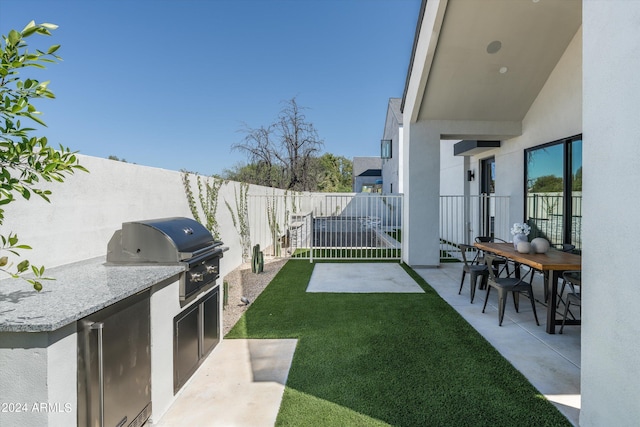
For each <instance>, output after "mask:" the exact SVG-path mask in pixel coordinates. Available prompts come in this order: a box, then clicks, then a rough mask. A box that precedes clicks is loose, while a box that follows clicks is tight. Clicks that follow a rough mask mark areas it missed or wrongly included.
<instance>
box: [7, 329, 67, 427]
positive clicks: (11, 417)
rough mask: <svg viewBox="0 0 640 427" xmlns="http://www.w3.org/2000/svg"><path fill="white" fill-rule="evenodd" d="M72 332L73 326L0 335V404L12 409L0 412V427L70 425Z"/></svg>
mask: <svg viewBox="0 0 640 427" xmlns="http://www.w3.org/2000/svg"><path fill="white" fill-rule="evenodd" d="M75 330H76V328H75V324H72V325H68V326H66V327H64V328H62V329H60V330H58V331H54V332H49V333H26V332H25V333H8V332H0V354H1V356H0V390H2V392H1V393H0V402H2V403H3V404H7V405H12V406H7V407H6V408H5V409H6V411H2V412H0V425H8V426H21V427H41V426H61V427H62V426H72V425H75V423H76V408H77V380H76V369H77V351H76V348H77V346H76V334H75ZM7 396H10V399H7ZM17 405H19V406H17Z"/></svg>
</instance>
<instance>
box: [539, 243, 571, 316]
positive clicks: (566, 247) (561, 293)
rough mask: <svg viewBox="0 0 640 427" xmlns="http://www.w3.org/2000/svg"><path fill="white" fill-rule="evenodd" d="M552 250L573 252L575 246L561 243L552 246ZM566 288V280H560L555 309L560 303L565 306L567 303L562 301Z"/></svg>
mask: <svg viewBox="0 0 640 427" xmlns="http://www.w3.org/2000/svg"><path fill="white" fill-rule="evenodd" d="M553 247H554V248H556V249H558V250H559V251H562V252H569V253H571V252H573V251H575V249H576V246H575V245H572V244H570V243H561V244H558V245H553ZM566 286H567V280H566V279H564V277H563V279H562V285H560V290H559V291H558V303H557V304H556V308H558V307H560V303H562V304H565V305H566V304H567V302H566V301H565V300H564V298H563V296H564V289H565V287H566ZM545 301H546V296H545Z"/></svg>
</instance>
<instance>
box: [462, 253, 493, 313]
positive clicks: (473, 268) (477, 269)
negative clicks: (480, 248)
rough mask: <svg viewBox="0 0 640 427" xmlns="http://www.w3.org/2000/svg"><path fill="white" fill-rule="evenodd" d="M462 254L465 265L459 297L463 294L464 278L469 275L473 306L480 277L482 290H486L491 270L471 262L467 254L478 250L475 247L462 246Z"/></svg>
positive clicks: (484, 265) (483, 265)
mask: <svg viewBox="0 0 640 427" xmlns="http://www.w3.org/2000/svg"><path fill="white" fill-rule="evenodd" d="M458 246H459V247H460V253H461V254H462V262H464V265H463V266H462V279H461V280H460V290H458V295H460V293H461V292H462V287H463V286H464V278H465V276H466V274H467V273H469V286H470V287H471V290H470V295H471V304H473V298H474V297H475V295H476V285H477V282H478V277H480V278H481V280H480V289H484V288H485V287H486V286H487V279H488V277H489V268H488V267H487V265H486V264H473V263H472V262H471V261H469V260H468V259H467V253H468V252H471V251H474V250H475V251H476V252H477V250H476V249H475V248H474V247H473V246H469V245H464V244H460V245H458Z"/></svg>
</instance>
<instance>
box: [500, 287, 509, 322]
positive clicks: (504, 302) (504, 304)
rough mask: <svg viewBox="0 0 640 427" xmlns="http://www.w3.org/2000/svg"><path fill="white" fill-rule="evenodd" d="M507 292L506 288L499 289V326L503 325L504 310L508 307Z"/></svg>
mask: <svg viewBox="0 0 640 427" xmlns="http://www.w3.org/2000/svg"><path fill="white" fill-rule="evenodd" d="M507 296H508V295H507V292H505V290H504V289H498V318H499V320H498V326H502V319H504V311H505V308H506V307H507Z"/></svg>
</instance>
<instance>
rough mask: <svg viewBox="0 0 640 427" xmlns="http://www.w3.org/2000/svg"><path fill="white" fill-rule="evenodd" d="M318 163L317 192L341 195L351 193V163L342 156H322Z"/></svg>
mask: <svg viewBox="0 0 640 427" xmlns="http://www.w3.org/2000/svg"><path fill="white" fill-rule="evenodd" d="M318 161H319V163H320V168H319V179H318V191H323V192H331V193H343V192H350V191H353V186H352V175H353V163H352V162H351V160H349V159H347V158H346V157H343V156H334V155H333V154H331V153H326V154H323V155H322V157H320V158H319V159H318Z"/></svg>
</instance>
